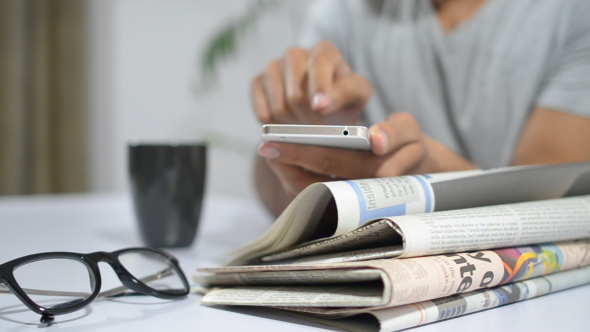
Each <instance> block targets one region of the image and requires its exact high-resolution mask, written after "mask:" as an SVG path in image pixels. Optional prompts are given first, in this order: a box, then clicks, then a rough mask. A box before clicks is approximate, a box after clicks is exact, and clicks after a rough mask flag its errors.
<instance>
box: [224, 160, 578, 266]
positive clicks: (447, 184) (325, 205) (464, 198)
mask: <svg viewBox="0 0 590 332" xmlns="http://www.w3.org/2000/svg"><path fill="white" fill-rule="evenodd" d="M588 194H590V162H583V163H572V164H558V165H543V166H522V167H507V168H498V169H491V170H474V171H463V172H448V173H436V174H425V175H409V176H400V177H393V178H379V179H362V180H350V181H334V182H325V183H316V184H313V185H311V186H309V187H307V188H306V189H305V190H304V191H303V192H301V193H300V194H299V195H297V197H296V198H295V199H294V200H293V202H292V203H291V204H290V205H289V206H288V207H287V208H286V209H285V211H284V212H283V213H282V214H281V215H280V216H279V218H278V219H277V221H276V222H275V223H274V224H273V225H272V226H271V228H270V229H269V230H268V231H267V232H266V233H264V234H263V235H262V236H261V237H260V238H259V239H257V240H255V241H254V242H252V243H250V244H248V245H245V246H243V247H241V248H239V249H237V250H236V251H235V257H234V258H233V259H232V260H231V261H230V263H229V264H233V265H237V264H241V265H244V264H253V263H256V264H257V263H259V261H260V260H261V258H262V257H264V260H266V261H273V260H277V259H286V258H292V257H297V256H302V255H301V254H305V255H311V254H314V255H315V254H318V253H311V252H304V251H305V250H307V249H305V250H304V251H300V252H299V254H296V255H285V256H273V255H274V254H279V253H282V252H285V251H289V250H290V249H293V248H295V247H298V246H301V245H303V244H314V243H315V242H317V241H321V239H325V238H336V237H339V236H344V235H348V234H350V232H353V231H355V230H358V229H362V228H363V227H364V226H368V225H370V224H372V223H374V222H375V221H376V220H382V219H383V218H389V220H390V221H391V220H392V219H393V217H398V216H407V215H416V214H424V213H431V212H437V211H450V210H457V209H466V208H474V207H482V206H492V205H501V204H509V203H518V202H526V201H536V200H547V199H554V198H559V197H568V196H578V195H588ZM521 212H523V211H507V210H506V209H504V210H494V211H485V212H484V211H482V210H479V211H478V212H475V211H474V213H480V214H474V215H473V216H472V217H474V218H476V219H477V220H481V219H482V218H485V217H488V218H493V217H495V216H496V215H500V216H508V214H515V213H521ZM546 212H547V213H548V214H547V216H548V217H551V218H552V217H555V216H553V215H552V212H550V211H546ZM490 213H493V214H494V215H493V216H489V214H490ZM523 213H524V212H523ZM527 213H528V212H527ZM441 216H442V215H441ZM531 216H532V215H531ZM444 217H445V218H449V219H452V218H455V217H456V216H455V215H453V214H452V213H450V214H448V215H446V216H444ZM461 218H464V219H465V223H464V227H462V228H460V227H457V228H454V227H456V226H452V227H453V229H456V230H457V231H458V232H457V233H456V234H447V233H445V231H448V229H439V230H438V233H436V232H435V233H432V234H433V238H432V240H433V245H432V246H431V248H430V249H429V250H430V251H431V252H436V251H437V250H439V251H441V252H442V251H444V250H446V249H443V248H446V247H445V246H447V245H449V243H451V242H453V241H456V243H455V245H456V246H463V245H462V243H461V241H466V242H467V241H469V243H471V244H473V246H472V247H473V248H475V247H477V245H475V243H479V244H484V246H487V245H485V243H486V241H495V240H492V238H493V236H496V235H498V233H503V234H504V235H506V238H507V241H509V240H508V239H509V238H511V237H512V235H510V234H514V233H515V232H516V233H518V232H517V230H516V229H515V227H516V226H515V225H512V224H511V223H513V222H509V224H506V225H491V226H490V227H489V228H487V229H486V230H485V231H486V232H489V234H490V236H484V237H482V238H469V237H468V234H469V233H470V232H471V231H472V230H473V229H474V227H472V226H469V225H470V224H471V222H470V221H469V220H468V218H467V217H461ZM417 219H419V220H421V222H423V223H426V224H427V222H428V220H426V217H419V218H417ZM393 220H395V221H396V222H398V219H393ZM406 220H410V219H406ZM399 224H400V225H398V228H399V230H401V232H403V233H404V236H406V237H411V236H412V235H411V234H410V231H409V229H408V228H407V227H405V226H403V224H406V222H405V221H399ZM525 224H526V223H525ZM372 227H373V230H376V229H377V228H374V227H375V225H373V226H372ZM478 228H479V226H477V227H476V228H475V230H476V232H477V229H478ZM505 228H509V230H504V229H505ZM525 228H526V226H525ZM381 229H382V232H388V231H389V233H390V234H394V233H395V232H394V231H392V229H391V227H387V225H381ZM461 229H463V230H465V233H462V232H460V230H461ZM364 231H365V233H366V232H367V229H365V230H364ZM482 231H484V230H482ZM532 231H534V229H533V230H529V231H527V232H532ZM369 232H370V230H369ZM480 233H481V232H480ZM518 234H520V235H519V236H523V234H522V233H518ZM453 235H455V237H453ZM435 236H439V239H440V241H436V238H435ZM443 236H445V238H443ZM530 236H531V237H533V236H535V235H533V234H532V233H531V235H530ZM436 242H439V243H440V249H436V248H435V246H434V243H436ZM479 244H478V245H479ZM380 246H382V245H380ZM411 250H414V249H410V251H411ZM418 250H422V251H424V250H426V248H419V249H418ZM407 251H408V250H406V252H407ZM404 256H407V254H404Z"/></svg>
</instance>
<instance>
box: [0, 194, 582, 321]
mask: <svg viewBox="0 0 590 332" xmlns="http://www.w3.org/2000/svg"><path fill="white" fill-rule="evenodd" d="M271 222H272V219H271V217H270V216H269V215H268V214H267V213H266V212H265V211H264V209H263V208H262V207H261V206H260V204H259V203H258V202H256V201H255V200H254V199H252V200H248V199H241V198H234V197H228V196H216V195H209V196H208V197H207V198H206V200H205V206H204V211H203V215H202V218H201V225H200V228H199V234H198V236H197V239H196V240H195V243H194V244H193V246H192V247H190V248H187V249H172V250H168V251H170V252H171V253H173V254H174V255H175V256H177V257H178V258H179V260H180V264H181V266H182V268H183V269H184V271H185V273H186V275H187V277H189V279H190V277H191V276H192V274H193V272H194V271H195V268H197V267H204V266H209V267H210V266H219V265H221V264H222V263H223V261H224V260H226V259H227V253H228V252H229V251H230V250H231V249H234V248H236V247H237V246H238V245H240V244H244V243H246V242H249V241H251V240H253V239H254V238H256V237H257V236H258V235H260V234H262V233H263V232H264V230H266V229H267V228H268V227H269V226H270V224H271ZM0 225H1V231H0V241H1V242H0V243H2V250H1V251H0V263H2V262H6V261H8V260H11V259H14V258H17V257H21V256H24V255H28V254H33V253H37V252H43V251H72V252H81V253H89V252H94V251H113V250H117V249H120V248H124V247H131V246H141V245H142V243H141V239H140V238H139V234H138V230H137V227H136V225H135V219H134V215H133V210H132V205H131V199H130V197H129V196H128V195H126V194H80V195H47V196H30V197H6V198H0ZM101 265H103V266H101V274H102V276H103V279H104V281H103V282H104V284H103V289H106V288H107V287H108V285H110V284H112V285H114V286H115V285H117V284H116V283H118V280H117V279H116V276H115V275H114V273H113V272H112V269H110V267H108V266H107V265H106V264H103V263H101ZM200 300H201V296H199V295H190V296H189V297H188V298H186V299H183V300H177V301H164V300H159V299H154V298H148V297H145V298H144V297H141V298H138V297H133V298H128V299H125V298H121V299H118V300H103V301H95V302H93V303H92V304H91V305H89V306H87V307H86V308H85V309H83V310H80V311H78V312H75V313H72V314H68V315H63V316H57V317H56V320H55V324H53V325H52V326H50V327H49V329H50V330H59V331H102V330H104V331H107V330H108V331H126V332H127V331H159V330H174V331H229V330H232V331H261V330H268V331H276V330H280V331H281V332H288V331H339V330H337V329H334V328H330V327H326V326H323V325H320V324H316V323H312V322H307V321H305V320H300V319H296V318H292V317H289V316H287V315H282V314H277V313H273V312H267V311H265V310H264V309H258V308H245V307H205V306H202V305H200V303H199V302H200ZM589 301H590V285H588V286H583V287H578V288H575V289H571V290H566V291H563V292H560V293H556V294H551V295H548V296H544V297H541V298H537V299H532V300H528V301H525V302H521V303H516V304H513V305H508V306H505V307H501V308H497V309H492V310H488V311H484V312H480V313H476V314H472V315H468V316H464V317H459V318H455V319H451V320H448V321H443V322H439V323H435V324H431V325H427V326H422V327H419V328H415V329H411V331H420V332H426V331H468V330H477V331H478V332H479V331H500V330H501V331H503V332H508V331H557V330H562V331H568V332H574V331H587V330H588V325H589V324H588V321H587V317H586V315H587V313H588V309H590V306H589ZM39 318H40V316H39V315H37V314H35V313H33V312H32V311H30V310H28V309H27V308H26V307H24V306H23V305H22V304H21V303H20V302H19V301H18V300H17V299H16V297H15V296H12V295H10V294H0V331H21V330H31V331H33V330H36V331H38V328H39V327H43V326H41V325H40V324H39Z"/></svg>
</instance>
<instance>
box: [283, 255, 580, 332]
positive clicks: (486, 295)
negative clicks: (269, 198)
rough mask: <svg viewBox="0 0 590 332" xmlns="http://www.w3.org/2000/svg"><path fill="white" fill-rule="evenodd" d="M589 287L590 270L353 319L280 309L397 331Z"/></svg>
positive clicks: (360, 328)
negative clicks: (566, 290) (575, 288)
mask: <svg viewBox="0 0 590 332" xmlns="http://www.w3.org/2000/svg"><path fill="white" fill-rule="evenodd" d="M589 283H590V266H586V267H582V268H579V269H573V270H568V271H564V272H559V273H555V274H551V275H547V276H543V277H537V278H531V279H528V280H525V281H519V282H515V283H513V284H508V285H504V286H497V287H493V288H491V289H481V290H476V291H473V292H469V293H462V294H457V295H452V296H448V297H444V298H440V299H437V300H432V301H422V302H418V303H412V304H406V305H402V306H398V307H393V308H385V309H377V310H371V309H361V310H359V311H358V312H356V313H354V314H353V315H348V314H346V313H339V312H338V311H337V310H330V309H324V308H296V307H291V308H281V310H277V311H279V312H282V313H286V314H288V315H292V316H296V317H299V318H303V319H307V320H311V321H315V322H318V323H321V324H325V325H329V326H333V327H336V328H340V329H343V330H348V331H354V332H371V331H375V332H377V331H382V332H389V331H399V330H404V329H407V328H412V327H416V326H420V325H425V324H430V323H434V322H438V321H441V320H445V319H449V318H454V317H459V316H463V315H468V314H471V313H475V312H479V311H483V310H488V309H493V308H497V307H501V306H504V305H507V304H511V303H516V302H520V301H524V300H528V299H532V298H536V297H539V296H543V295H547V294H551V293H555V292H559V291H562V290H565V289H569V288H573V287H578V286H582V285H585V284H589Z"/></svg>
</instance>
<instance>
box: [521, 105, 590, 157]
mask: <svg viewBox="0 0 590 332" xmlns="http://www.w3.org/2000/svg"><path fill="white" fill-rule="evenodd" d="M583 160H590V118H584V117H581V116H576V115H572V114H568V113H563V112H558V111H554V110H550V109H545V108H536V109H534V110H533V111H532V113H531V116H530V118H529V120H528V122H527V124H526V125H525V127H524V129H523V132H522V135H521V137H520V140H519V142H518V144H517V146H516V150H515V153H514V159H513V160H512V164H513V165H526V164H540V163H565V162H576V161H583Z"/></svg>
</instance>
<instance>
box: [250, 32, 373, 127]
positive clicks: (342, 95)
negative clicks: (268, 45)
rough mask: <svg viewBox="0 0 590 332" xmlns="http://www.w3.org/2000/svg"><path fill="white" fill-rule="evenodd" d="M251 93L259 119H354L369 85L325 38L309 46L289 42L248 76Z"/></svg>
mask: <svg viewBox="0 0 590 332" xmlns="http://www.w3.org/2000/svg"><path fill="white" fill-rule="evenodd" d="M251 94H252V102H253V105H254V109H255V110H256V115H257V116H258V119H259V120H260V121H261V122H262V123H293V124H342V125H352V124H355V123H356V122H357V120H358V119H359V117H360V114H361V113H362V110H363V107H364V106H365V104H366V102H367V100H368V99H369V96H370V95H371V87H370V85H369V83H368V81H367V80H366V79H365V78H363V77H361V76H359V75H357V74H355V73H354V72H352V70H351V69H350V66H349V65H348V64H347V63H346V61H345V60H344V58H343V57H342V55H341V54H340V52H339V51H338V49H337V48H336V47H335V46H334V45H332V44H330V43H328V42H325V41H323V42H319V43H318V44H317V45H316V46H315V47H314V48H313V49H311V50H305V49H301V48H291V49H289V50H288V51H287V52H286V54H285V56H284V57H283V58H282V59H278V60H274V61H272V62H270V63H269V64H268V66H267V67H266V69H265V70H264V71H263V72H262V73H260V74H259V75H258V76H256V77H255V78H254V80H253V81H252V85H251Z"/></svg>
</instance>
